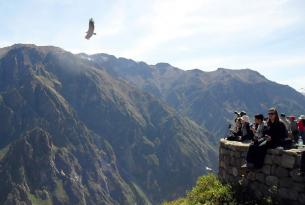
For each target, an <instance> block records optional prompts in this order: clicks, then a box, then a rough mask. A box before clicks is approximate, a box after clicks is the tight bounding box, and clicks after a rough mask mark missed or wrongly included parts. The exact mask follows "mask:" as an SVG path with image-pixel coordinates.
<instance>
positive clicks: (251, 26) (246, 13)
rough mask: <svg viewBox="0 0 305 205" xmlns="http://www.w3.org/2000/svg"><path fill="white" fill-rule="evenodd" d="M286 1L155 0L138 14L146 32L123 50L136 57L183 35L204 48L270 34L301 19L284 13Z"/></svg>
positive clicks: (151, 51) (227, 44)
mask: <svg viewBox="0 0 305 205" xmlns="http://www.w3.org/2000/svg"><path fill="white" fill-rule="evenodd" d="M286 4H287V1H281V0H269V1H263V0H258V1H244V0H231V1H221V0H192V1H183V0H176V1H172V0H167V1H160V0H157V1H155V3H154V4H153V7H152V12H151V13H149V14H144V17H141V19H142V20H141V21H140V23H141V24H142V25H143V26H144V27H143V29H145V30H146V35H144V36H143V37H142V38H140V39H139V40H138V42H137V43H136V45H135V46H134V47H133V48H130V49H127V50H126V52H125V53H126V55H129V56H130V57H136V58H139V56H146V55H149V54H153V52H154V51H155V50H158V49H159V50H160V49H162V45H163V44H164V43H167V42H169V41H174V40H177V39H182V38H186V37H187V38H193V37H195V38H197V39H198V44H206V45H202V46H203V47H204V48H209V47H212V46H232V45H231V44H234V43H236V42H237V41H239V42H241V41H243V40H244V41H248V42H251V41H258V40H260V39H263V38H266V37H271V38H273V36H272V35H274V32H275V31H277V30H278V29H282V28H285V27H287V26H289V25H292V24H294V23H296V22H298V21H299V20H300V19H301V18H300V17H299V16H298V15H287V11H286V10H285V9H286V6H287V5H286Z"/></svg>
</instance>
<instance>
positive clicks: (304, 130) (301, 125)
mask: <svg viewBox="0 0 305 205" xmlns="http://www.w3.org/2000/svg"><path fill="white" fill-rule="evenodd" d="M298 129H299V135H300V136H301V137H302V139H303V143H304V142H305V115H301V116H300V117H299V120H298Z"/></svg>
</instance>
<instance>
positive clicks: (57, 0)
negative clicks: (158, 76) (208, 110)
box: [0, 0, 305, 90]
mask: <svg viewBox="0 0 305 205" xmlns="http://www.w3.org/2000/svg"><path fill="white" fill-rule="evenodd" d="M304 11H305V1H304V0H145V1H143V0H128V1H127V0H111V1H110V0H14V1H8V0H0V26H1V27H0V47H5V46H9V45H12V44H15V43H33V44H36V45H54V46H59V47H61V48H63V49H65V50H68V51H71V52H73V53H80V52H85V53H88V54H93V53H108V54H112V55H115V56H117V57H125V58H131V59H133V60H136V61H144V62H147V63H148V64H156V63H158V62H168V63H170V64H171V65H173V66H176V67H179V68H181V69H184V70H189V69H195V68H197V69H201V70H204V71H212V70H215V69H217V68H219V67H222V68H229V69H243V68H250V69H253V70H257V71H259V72H260V73H261V74H263V75H264V76H266V77H267V78H268V79H270V80H272V81H276V82H279V83H282V84H288V85H290V86H292V87H293V88H295V89H297V90H300V89H301V88H305V12H304ZM91 17H92V18H94V20H95V26H96V33H97V35H96V36H93V37H92V39H91V40H89V41H88V40H86V39H85V38H84V36H85V32H86V30H87V29H88V20H89V18H91Z"/></svg>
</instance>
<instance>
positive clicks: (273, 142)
mask: <svg viewBox="0 0 305 205" xmlns="http://www.w3.org/2000/svg"><path fill="white" fill-rule="evenodd" d="M268 118H269V119H268V122H267V128H266V131H264V140H263V141H262V142H260V143H259V145H258V146H259V148H258V149H255V148H253V147H252V148H251V150H250V149H249V150H250V153H248V157H247V163H246V164H244V165H243V166H242V167H243V168H253V167H255V168H260V167H261V166H262V165H263V164H264V160H265V156H266V152H267V149H274V148H277V147H283V146H284V142H285V139H286V138H287V136H288V132H287V129H286V127H285V125H284V123H283V122H281V121H280V119H279V115H278V112H277V110H276V109H275V108H270V109H269V110H268ZM248 152H249V151H248ZM248 160H249V163H248Z"/></svg>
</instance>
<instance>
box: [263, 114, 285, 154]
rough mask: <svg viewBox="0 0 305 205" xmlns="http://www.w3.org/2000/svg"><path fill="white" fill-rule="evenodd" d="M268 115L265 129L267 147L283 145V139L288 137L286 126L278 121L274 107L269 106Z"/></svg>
mask: <svg viewBox="0 0 305 205" xmlns="http://www.w3.org/2000/svg"><path fill="white" fill-rule="evenodd" d="M268 117H269V120H268V122H267V126H268V129H267V131H266V138H267V141H268V143H267V145H268V148H272V149H273V148H276V147H281V146H283V145H284V141H285V139H286V138H287V137H288V131H287V129H286V126H285V124H284V123H283V122H281V121H280V119H279V115H278V112H277V110H276V109H275V108H270V109H269V110H268Z"/></svg>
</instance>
